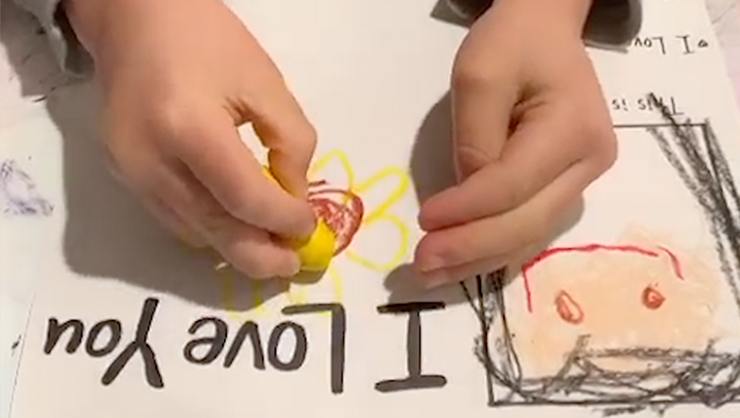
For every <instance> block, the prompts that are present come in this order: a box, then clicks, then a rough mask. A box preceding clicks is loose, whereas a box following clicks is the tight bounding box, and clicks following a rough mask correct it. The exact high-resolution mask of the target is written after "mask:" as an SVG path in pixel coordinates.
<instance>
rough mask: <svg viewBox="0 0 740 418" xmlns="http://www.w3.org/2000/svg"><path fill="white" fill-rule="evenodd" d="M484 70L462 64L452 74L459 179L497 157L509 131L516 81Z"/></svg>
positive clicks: (515, 94) (484, 68) (516, 90)
mask: <svg viewBox="0 0 740 418" xmlns="http://www.w3.org/2000/svg"><path fill="white" fill-rule="evenodd" d="M481 67H483V68H481ZM485 70H486V67H485V66H472V67H465V66H461V67H460V68H458V69H456V71H455V74H454V75H453V80H452V119H453V142H454V152H455V163H456V168H457V174H458V177H459V180H464V179H466V178H468V177H470V175H472V174H473V173H475V172H476V171H478V170H480V169H481V168H483V167H484V166H486V165H488V164H489V163H491V162H493V161H496V160H498V158H499V156H500V155H501V153H502V151H503V148H504V145H505V143H506V140H507V138H508V135H509V125H510V123H511V115H512V110H513V108H514V106H515V104H516V100H517V95H518V89H517V87H516V83H513V82H512V80H507V79H506V77H500V76H497V75H495V74H486V73H485V72H484V71H485Z"/></svg>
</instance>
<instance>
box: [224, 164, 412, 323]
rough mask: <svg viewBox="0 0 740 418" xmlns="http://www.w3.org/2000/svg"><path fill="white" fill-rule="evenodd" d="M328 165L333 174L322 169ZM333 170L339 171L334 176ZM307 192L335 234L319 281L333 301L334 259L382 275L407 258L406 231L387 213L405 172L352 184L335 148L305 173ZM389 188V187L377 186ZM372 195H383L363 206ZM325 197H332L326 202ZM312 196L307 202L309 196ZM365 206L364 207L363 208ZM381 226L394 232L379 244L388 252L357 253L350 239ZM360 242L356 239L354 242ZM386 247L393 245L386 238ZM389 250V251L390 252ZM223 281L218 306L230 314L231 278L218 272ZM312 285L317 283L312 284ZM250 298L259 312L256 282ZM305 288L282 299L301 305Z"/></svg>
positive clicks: (337, 287)
mask: <svg viewBox="0 0 740 418" xmlns="http://www.w3.org/2000/svg"><path fill="white" fill-rule="evenodd" d="M329 166H334V168H335V169H336V168H337V167H338V170H335V171H334V172H330V171H329V170H327V167H329ZM337 171H339V173H337ZM309 179H310V181H311V184H312V187H311V190H312V192H311V193H310V196H309V199H310V200H311V201H312V204H313V205H314V209H315V210H317V213H318V215H319V216H321V217H322V218H324V219H325V220H327V219H328V223H329V224H330V225H331V226H332V227H333V229H334V230H335V233H337V235H338V244H337V251H336V255H335V258H334V260H333V261H332V264H331V265H330V266H329V268H328V270H327V271H326V274H325V275H324V277H323V278H322V279H321V281H320V282H323V281H325V280H330V281H331V283H332V287H333V292H334V299H335V300H334V302H341V301H342V299H343V280H342V275H341V272H340V271H339V269H338V268H337V266H336V263H335V261H336V260H337V258H341V257H344V258H346V259H347V260H349V261H351V262H352V263H354V264H356V265H358V266H359V267H360V268H365V269H369V270H371V271H374V272H378V273H387V272H390V271H391V270H393V269H395V268H396V267H398V266H399V265H401V264H402V263H403V262H404V261H405V260H406V257H407V256H408V254H409V251H410V242H409V241H410V240H409V228H408V226H407V225H406V224H405V223H404V221H403V220H402V219H401V218H400V217H398V216H397V215H396V214H394V213H392V212H391V209H392V208H393V206H394V205H396V204H397V203H398V201H399V200H400V199H402V198H403V197H404V196H405V195H406V193H407V192H408V189H409V186H410V179H409V176H408V174H407V173H406V172H405V171H404V170H402V169H401V168H398V167H385V168H383V169H381V170H379V171H377V172H375V173H374V174H372V175H371V176H369V177H368V178H366V179H363V180H358V179H357V178H356V175H355V171H354V169H353V168H352V165H351V164H350V162H349V159H348V158H347V156H346V154H344V153H343V152H341V151H339V150H334V151H331V152H329V153H327V154H325V155H324V156H322V157H321V158H320V159H318V160H317V161H316V162H315V163H314V164H313V165H312V167H311V169H310V170H309ZM389 185H390V186H392V187H390V188H388V187H385V188H384V187H383V186H389ZM378 191H380V192H381V193H383V194H382V195H381V196H380V198H379V199H376V201H374V202H368V201H367V199H366V198H367V197H368V196H369V195H374V196H375V197H378V196H377V194H378ZM329 194H332V195H333V196H331V198H330V197H329ZM312 196H313V198H312ZM368 203H369V204H368ZM383 223H385V224H387V225H389V226H391V227H392V228H393V229H394V230H395V231H396V232H397V234H396V235H397V241H396V244H395V246H394V245H393V244H389V245H383V246H382V249H388V250H387V251H385V253H382V252H383V251H381V253H376V251H373V253H372V254H365V253H361V252H360V251H358V250H356V249H355V248H353V245H352V244H353V242H354V241H356V239H355V238H359V237H361V236H362V235H363V232H365V233H366V231H367V230H369V229H371V228H373V227H374V226H375V225H379V224H383ZM360 239H361V238H360ZM388 242H389V243H392V242H393V241H391V240H388ZM394 247H395V248H394ZM220 272H221V275H222V282H223V296H224V298H223V299H224V301H223V302H224V303H223V304H224V307H225V308H226V309H228V310H230V311H234V305H235V303H234V300H235V297H236V295H235V292H234V280H239V279H237V278H236V277H234V274H233V273H232V272H230V271H229V269H222V270H220ZM316 284H318V283H316ZM251 286H252V290H253V294H254V298H255V300H254V303H253V304H254V306H255V307H256V309H257V310H258V312H263V311H264V308H263V306H262V305H263V302H264V298H263V295H262V292H261V290H260V288H261V286H262V284H261V282H258V281H254V282H252V283H251ZM306 287H307V286H297V285H295V284H291V285H290V289H289V290H288V292H287V296H288V298H289V300H290V302H291V303H293V304H298V303H305V302H306V300H307V295H306Z"/></svg>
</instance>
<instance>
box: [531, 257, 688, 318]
mask: <svg viewBox="0 0 740 418" xmlns="http://www.w3.org/2000/svg"><path fill="white" fill-rule="evenodd" d="M658 248H659V249H660V250H661V251H662V252H665V253H666V254H667V255H668V257H669V258H670V259H671V264H672V266H673V271H674V273H675V274H676V276H678V278H679V279H681V280H684V277H683V274H682V269H681V264H680V262H679V260H678V257H676V255H675V254H673V253H672V252H671V251H670V250H668V249H667V248H664V247H658ZM596 251H613V252H627V253H636V254H642V255H645V256H648V257H659V256H660V253H658V252H657V251H653V250H650V249H647V248H643V247H639V246H636V245H603V244H586V245H580V246H575V247H555V248H550V249H548V250H545V251H543V252H542V253H540V254H539V255H538V256H537V257H535V258H534V259H532V260H530V261H529V262H527V263H525V264H524V265H523V266H522V276H523V278H524V290H525V291H526V293H527V309H528V310H529V312H532V311H533V307H532V305H533V303H532V288H531V284H530V280H529V279H530V277H529V271H530V270H531V269H532V268H533V267H534V266H535V265H537V264H539V263H540V262H542V261H544V260H545V259H547V258H549V257H551V256H553V255H556V254H561V253H574V252H578V253H593V252H596Z"/></svg>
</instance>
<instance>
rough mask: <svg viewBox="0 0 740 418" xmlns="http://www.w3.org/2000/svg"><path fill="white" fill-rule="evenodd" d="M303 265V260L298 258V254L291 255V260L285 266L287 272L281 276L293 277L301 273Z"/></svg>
mask: <svg viewBox="0 0 740 418" xmlns="http://www.w3.org/2000/svg"><path fill="white" fill-rule="evenodd" d="M301 267H302V265H301V260H300V259H299V258H298V256H297V255H294V256H292V257H290V262H289V263H288V264H287V265H286V267H285V274H283V275H282V276H281V277H285V278H291V277H293V276H295V275H297V274H298V273H300V271H301Z"/></svg>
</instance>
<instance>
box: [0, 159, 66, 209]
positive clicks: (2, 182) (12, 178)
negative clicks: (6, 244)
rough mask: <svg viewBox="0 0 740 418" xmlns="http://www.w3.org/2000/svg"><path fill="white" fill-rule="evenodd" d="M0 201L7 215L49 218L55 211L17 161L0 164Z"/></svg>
mask: <svg viewBox="0 0 740 418" xmlns="http://www.w3.org/2000/svg"><path fill="white" fill-rule="evenodd" d="M0 200H1V201H2V205H3V208H2V211H3V213H4V214H6V215H22V216H49V215H51V213H52V211H53V210H54V207H53V206H52V205H51V203H49V202H48V201H47V200H46V199H45V198H44V197H43V196H41V195H40V194H39V192H38V190H37V188H36V183H35V182H34V181H33V179H32V178H31V176H30V175H28V174H27V173H26V172H25V171H23V169H21V167H20V165H19V164H18V162H17V161H15V160H5V161H3V162H2V163H0Z"/></svg>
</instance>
